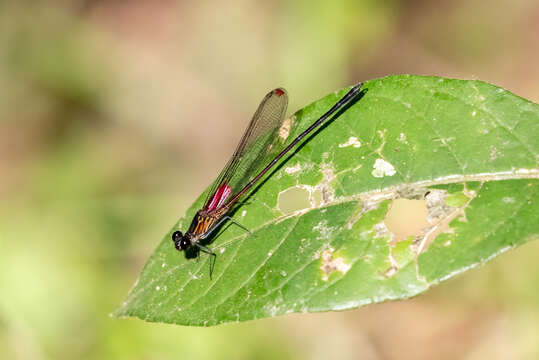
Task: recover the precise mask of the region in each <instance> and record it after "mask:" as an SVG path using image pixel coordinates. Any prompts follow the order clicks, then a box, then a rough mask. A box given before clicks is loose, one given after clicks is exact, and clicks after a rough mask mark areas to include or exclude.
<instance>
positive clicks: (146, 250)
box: [0, 0, 539, 360]
mask: <svg viewBox="0 0 539 360" xmlns="http://www.w3.org/2000/svg"><path fill="white" fill-rule="evenodd" d="M538 64H539V2H537V1H536V0H512V1H509V0H490V1H488V2H485V1H484V0H446V1H427V0H413V1H412V0H408V1H404V0H400V1H398V0H387V1H376V0H362V1H359V0H347V1H312V0H310V1H308V0H299V1H291V0H290V1H286V0H281V1H254V0H236V1H228V2H225V1H215V0H213V1H209V0H201V1H172V0H157V1H150V0H148V1H143V0H124V1H105V0H101V1H100V0H63V1H62V0H56V1H53V0H50V1H9V0H5V1H1V2H0V357H1V358H2V359H59V360H61V359H177V358H178V359H179V358H182V359H221V358H231V359H274V358H278V359H327V358H339V359H359V358H361V359H432V358H437V359H455V358H463V359H508V358H511V359H537V358H539V341H538V339H539V337H538V335H537V334H538V333H539V286H538V284H539V262H538V261H537V254H539V244H533V243H532V244H528V245H526V246H524V247H522V248H520V249H517V250H515V251H512V252H510V253H508V254H505V255H503V256H502V257H500V258H499V259H496V260H494V261H493V262H492V263H490V264H489V265H488V266H486V267H483V268H481V269H476V270H473V271H470V272H468V273H466V274H465V275H463V276H460V277H458V278H457V279H454V280H451V281H448V282H447V283H444V284H443V285H441V286H438V287H436V288H434V289H432V290H431V291H429V292H427V293H426V294H425V295H423V296H420V297H417V298H415V299H412V300H409V301H403V302H394V303H386V304H381V305H376V306H371V307H366V308H363V309H359V310H354V311H347V312H341V313H325V314H312V315H291V316H285V317H281V318H276V319H266V320H261V321H254V322H248V323H241V324H229V325H224V326H219V327H214V328H207V329H204V328H188V327H180V326H171V325H163V324H150V323H144V322H142V321H140V320H136V319H127V320H115V319H110V318H109V317H108V314H109V313H110V312H111V311H112V310H113V309H114V308H115V306H117V305H118V304H119V303H120V302H121V301H122V300H123V299H124V297H125V295H126V294H127V292H128V290H129V289H130V287H131V285H132V284H133V282H134V280H135V279H136V277H137V274H138V273H139V271H140V270H141V268H142V266H143V264H144V262H145V260H146V259H147V258H148V256H149V255H150V254H151V252H152V250H153V248H154V247H155V246H156V245H157V244H158V242H159V241H160V240H161V238H162V236H163V235H164V234H165V233H166V232H167V231H168V230H169V228H170V227H171V226H172V225H173V224H174V222H175V221H176V220H177V219H178V218H179V217H180V216H182V214H183V212H184V211H185V209H186V208H187V206H189V205H190V203H191V202H192V201H193V200H194V199H195V198H196V197H197V195H198V194H200V193H201V192H202V191H203V189H204V188H205V187H206V186H207V185H208V184H209V183H210V182H211V181H212V180H213V178H214V177H215V176H216V175H217V173H218V171H219V170H220V169H221V168H222V166H223V164H224V163H225V162H226V160H227V157H228V156H229V155H230V154H231V153H232V151H233V148H234V146H235V144H236V142H237V141H238V139H239V137H240V135H241V132H242V131H243V129H244V127H245V125H246V123H247V121H248V120H249V119H250V117H251V115H252V113H253V112H254V110H255V109H256V106H257V105H258V102H259V100H260V99H261V98H262V96H263V95H264V94H265V93H266V92H267V91H268V90H269V89H272V88H274V87H277V86H284V87H286V88H287V89H288V91H289V94H290V96H291V103H290V106H289V112H292V111H295V110H297V109H300V108H301V107H303V106H305V105H306V104H308V103H309V102H311V101H314V100H316V99H318V98H320V97H322V96H324V95H326V94H327V93H329V92H332V91H334V90H335V89H338V88H341V87H344V86H348V85H351V84H353V83H357V82H359V81H362V80H368V79H371V78H374V77H381V76H385V75H389V74H395V73H413V74H426V75H427V74H428V75H441V76H446V77H457V78H462V79H481V80H485V81H488V82H491V83H494V84H496V85H499V86H502V87H504V88H507V89H508V90H510V91H512V92H514V93H516V94H518V95H520V96H523V97H525V98H528V99H531V100H534V101H536V102H537V101H538V100H539V67H538V66H537V65H538ZM404 212H406V211H404Z"/></svg>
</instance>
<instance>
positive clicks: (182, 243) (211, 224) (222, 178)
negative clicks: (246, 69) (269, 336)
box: [172, 84, 362, 278]
mask: <svg viewBox="0 0 539 360" xmlns="http://www.w3.org/2000/svg"><path fill="white" fill-rule="evenodd" d="M361 86H362V84H359V85H356V86H354V87H352V88H351V89H350V91H348V93H346V95H344V96H343V97H342V98H341V99H340V100H339V101H337V103H335V105H333V106H332V107H331V109H329V110H328V111H327V112H326V113H325V114H324V115H322V116H321V117H320V118H318V120H316V121H315V122H314V123H313V124H312V125H311V126H309V127H308V128H307V129H306V130H304V131H303V132H302V133H301V134H299V135H298V136H297V137H296V138H295V139H294V140H293V141H292V142H291V143H290V144H288V145H287V146H286V147H285V148H284V149H282V150H280V149H281V148H282V147H283V146H284V144H283V143H281V142H280V141H279V139H278V138H279V136H278V135H279V130H280V129H281V127H282V125H283V121H284V119H285V113H286V107H287V105H288V96H287V95H286V91H285V90H284V89H282V88H277V89H275V90H273V91H271V92H269V93H268V94H267V95H266V96H265V97H264V99H263V100H262V102H261V103H260V105H259V106H258V110H257V111H256V113H255V114H254V116H253V118H252V120H251V122H250V123H249V126H248V127H247V130H245V133H244V134H243V137H242V138H241V141H240V143H239V144H238V147H237V148H236V151H235V152H234V154H233V155H232V158H231V159H230V161H229V162H228V163H227V165H226V166H225V168H224V169H223V170H222V171H221V174H220V175H219V177H218V178H217V180H215V182H214V183H213V185H212V187H211V190H210V191H209V192H208V196H207V198H206V201H205V202H204V207H203V208H202V209H201V210H199V211H197V213H196V215H195V217H194V218H193V221H192V222H191V226H189V229H188V230H187V232H186V233H185V234H182V233H181V231H175V232H174V233H173V234H172V241H174V246H175V247H176V249H177V250H178V251H182V250H185V251H195V252H196V255H197V256H199V255H200V252H201V251H202V252H204V253H206V254H208V255H210V262H209V264H210V278H211V276H212V273H213V268H214V265H215V259H216V257H217V255H216V254H215V253H214V252H213V251H212V250H211V249H210V248H208V247H207V246H206V245H204V244H205V241H204V240H205V239H207V238H208V237H209V236H210V235H211V234H212V233H213V231H214V230H215V229H217V228H218V227H219V226H220V225H221V224H222V223H223V222H224V221H226V220H230V221H231V222H232V223H234V224H236V225H238V226H239V227H241V228H242V229H244V230H245V231H247V232H250V231H249V230H248V229H247V228H246V227H244V226H243V225H241V224H239V223H238V222H236V221H235V220H234V219H233V218H231V217H230V216H228V215H227V214H228V213H229V211H230V210H231V209H232V208H233V207H234V205H236V204H237V203H238V200H240V198H242V197H243V196H244V195H245V194H246V193H247V192H248V191H249V190H251V189H252V188H253V185H255V184H256V183H257V182H258V181H259V180H260V179H261V178H262V177H263V176H264V175H265V174H266V173H267V172H268V171H269V170H270V169H271V168H272V167H273V166H275V164H277V162H278V161H279V160H280V159H281V158H282V157H283V156H284V155H285V154H287V153H288V152H289V151H290V150H291V149H292V148H294V146H296V145H297V144H298V143H299V142H300V141H301V140H302V139H303V138H305V136H307V135H308V134H310V133H311V132H312V131H313V130H315V129H316V128H318V127H319V126H320V125H322V123H324V122H325V121H326V120H327V119H328V118H329V117H331V116H332V115H334V114H336V113H337V112H338V111H339V110H341V109H343V108H344V107H345V106H346V105H347V104H349V103H350V102H351V101H352V100H353V99H354V98H355V97H356V96H357V95H358V94H359V93H360V91H361ZM269 159H272V160H271V161H269ZM264 164H266V165H265V167H262V166H263V165H264Z"/></svg>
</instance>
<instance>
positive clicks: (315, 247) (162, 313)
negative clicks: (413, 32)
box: [114, 75, 539, 326]
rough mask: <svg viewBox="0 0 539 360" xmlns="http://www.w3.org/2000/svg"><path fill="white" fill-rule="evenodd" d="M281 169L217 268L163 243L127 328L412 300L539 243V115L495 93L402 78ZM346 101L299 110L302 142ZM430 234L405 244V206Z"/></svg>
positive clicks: (224, 238)
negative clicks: (393, 209) (402, 201)
mask: <svg viewBox="0 0 539 360" xmlns="http://www.w3.org/2000/svg"><path fill="white" fill-rule="evenodd" d="M364 89H366V93H365V96H364V97H363V98H362V99H361V100H359V101H358V102H356V103H355V104H354V105H353V106H352V107H350V108H349V109H348V110H347V111H346V112H345V113H343V114H342V115H341V116H340V117H338V118H337V119H335V120H334V121H332V122H331V123H330V124H329V125H328V126H326V127H325V128H324V129H323V130H322V131H320V132H319V133H318V134H317V135H316V136H314V137H312V138H311V139H310V140H309V141H308V142H306V143H305V145H304V146H302V147H301V148H300V149H299V151H297V153H295V154H294V156H292V157H290V158H289V159H288V161H286V162H285V163H282V164H281V167H280V168H278V170H276V171H275V172H274V173H273V174H271V176H270V177H269V178H268V179H267V181H266V182H265V183H264V184H263V185H262V186H261V187H260V188H259V189H258V191H256V192H255V193H254V194H253V196H252V197H251V200H252V201H249V202H247V203H246V204H243V205H241V206H240V207H239V208H238V209H237V211H236V212H235V213H234V218H235V220H236V221H238V222H240V223H241V224H243V225H245V226H246V227H248V228H249V229H251V231H252V232H253V235H252V236H250V235H249V234H247V233H245V232H244V231H242V230H241V229H239V228H238V227H237V226H234V225H231V226H227V227H225V228H224V230H223V231H221V233H220V234H218V235H217V236H216V237H215V240H214V241H213V243H212V244H211V245H210V247H211V248H212V249H213V250H214V251H215V252H216V253H217V263H216V267H215V273H214V275H213V280H210V279H209V274H208V262H207V261H208V257H206V256H204V257H202V259H201V260H200V261H198V262H197V261H196V260H193V259H186V258H185V257H184V254H183V253H179V252H177V251H176V250H175V249H174V247H173V244H172V241H171V240H170V235H171V233H172V231H174V230H177V229H181V230H183V231H185V230H186V228H187V227H188V225H189V224H190V221H191V219H192V218H193V215H194V214H195V212H196V211H197V210H198V209H199V208H200V207H201V206H202V201H203V199H204V195H201V196H200V197H199V199H198V200H197V201H196V202H195V203H194V204H193V206H191V208H190V209H189V210H188V211H187V214H186V216H185V217H184V218H182V219H181V220H180V221H179V223H178V224H177V225H176V226H174V227H173V229H172V230H171V232H169V233H168V234H167V235H166V236H165V237H164V239H163V240H162V241H161V243H160V244H159V246H158V247H157V249H156V250H155V252H154V253H153V254H152V256H151V257H150V259H149V260H148V262H147V264H146V266H145V267H144V269H143V271H142V274H141V275H140V277H139V280H138V281H137V283H136V284H135V286H134V287H133V289H132V290H131V292H130V293H129V295H128V297H127V300H126V301H125V302H124V303H123V305H122V306H121V307H120V308H119V309H118V310H116V312H115V313H114V315H116V316H136V317H139V318H141V319H144V320H147V321H161V322H167V323H176V324H184V325H204V326H209V325H215V324H220V323H225V322H230V321H244V320H252V319H257V318H264V317H270V316H277V315H281V314H286V313H292V312H314V311H327V310H343V309H350V308H355V307H358V306H361V305H365V304H371V303H378V302H381V301H386V300H393V299H404V298H409V297H411V296H415V295H417V294H420V293H422V292H424V291H425V290H427V289H428V288H429V287H430V286H431V285H433V284H436V283H438V282H441V281H443V280H446V279H448V278H450V277H453V276H455V275H456V274H458V273H461V272H463V271H465V270H467V269H470V268H472V267H475V266H477V265H480V264H482V263H484V262H486V261H488V260H490V259H492V258H493V257H495V256H496V255H498V254H500V253H502V252H504V251H506V250H508V249H510V248H513V247H516V246H518V245H521V244H523V243H525V242H527V241H530V240H533V239H536V238H537V237H538V233H539V225H538V224H539V215H538V214H539V205H538V201H537V200H538V197H537V189H538V178H539V170H538V159H539V157H538V155H537V154H538V148H539V146H538V144H539V140H538V136H537V135H538V134H539V106H538V105H537V104H534V103H531V102H529V101H527V100H525V99H522V98H520V97H518V96H515V95H513V94H511V93H510V92H508V91H506V90H504V89H501V88H498V87H496V86H493V85H490V84H486V83H484V82H481V81H462V80H449V79H443V78H438V77H419V76H407V75H404V76H389V77H386V78H383V79H377V80H372V81H369V82H367V83H365V85H364ZM345 92H346V89H344V90H341V91H338V92H336V93H334V94H330V95H328V96H326V97H325V98H323V99H321V100H319V101H317V102H315V103H313V104H311V105H309V106H307V107H306V108H304V109H302V110H300V111H298V112H297V113H296V114H295V115H294V116H293V117H292V118H291V119H292V120H293V123H292V124H293V125H292V128H291V134H290V136H289V138H288V139H289V141H290V139H292V138H293V137H294V135H297V134H298V133H299V132H300V131H301V130H303V129H305V128H306V127H307V126H308V125H309V124H311V123H312V122H313V121H314V120H315V119H316V118H317V117H318V116H320V115H321V114H322V113H323V112H325V111H326V110H327V109H328V108H329V107H330V106H332V105H333V104H334V103H335V102H336V101H337V99H338V98H340V97H341V96H342V95H343V94H344V93H345ZM399 198H406V199H424V202H425V206H426V209H427V211H428V216H427V219H426V220H427V221H428V222H429V226H428V227H426V228H425V229H422V230H419V231H418V232H417V233H416V234H414V235H413V236H411V237H407V238H406V239H405V240H403V241H400V242H397V243H395V240H394V239H393V234H392V233H391V232H390V231H389V229H388V228H387V226H386V224H385V219H386V216H387V213H388V210H389V208H390V206H391V203H392V201H394V200H395V199H399Z"/></svg>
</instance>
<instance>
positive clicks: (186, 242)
mask: <svg viewBox="0 0 539 360" xmlns="http://www.w3.org/2000/svg"><path fill="white" fill-rule="evenodd" d="M189 245H191V241H189V240H187V239H185V238H183V239H181V240H180V248H179V249H180V250H185V249H187V248H188V247H189Z"/></svg>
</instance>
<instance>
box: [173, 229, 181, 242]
mask: <svg viewBox="0 0 539 360" xmlns="http://www.w3.org/2000/svg"><path fill="white" fill-rule="evenodd" d="M182 236H183V234H182V232H181V231H174V232H173V233H172V241H174V243H175V244H177V243H178V242H179V241H180V240H181V238H182Z"/></svg>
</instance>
